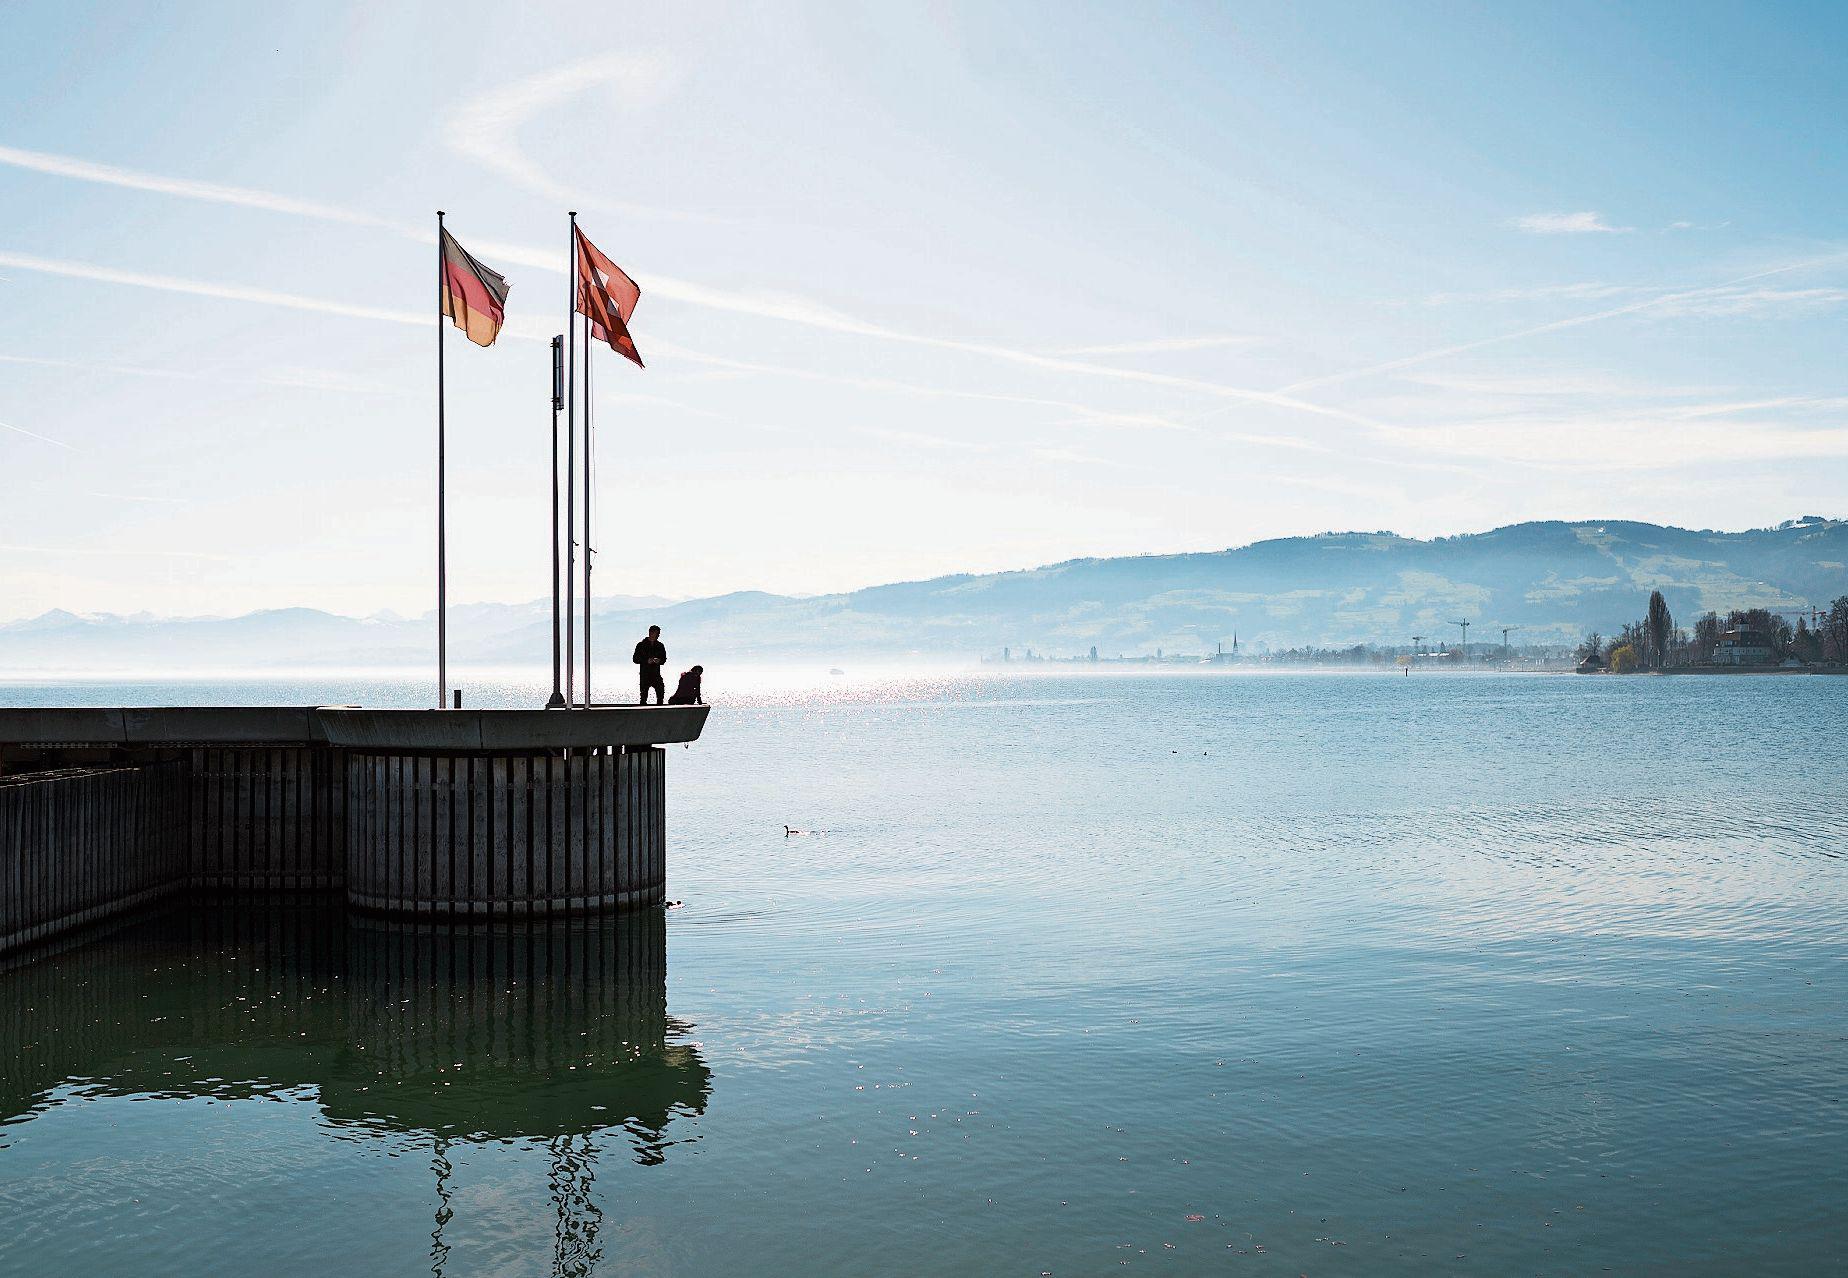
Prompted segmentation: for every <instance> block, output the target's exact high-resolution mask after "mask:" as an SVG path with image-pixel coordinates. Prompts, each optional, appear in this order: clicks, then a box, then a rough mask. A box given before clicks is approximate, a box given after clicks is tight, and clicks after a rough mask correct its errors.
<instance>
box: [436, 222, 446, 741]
mask: <svg viewBox="0 0 1848 1278" xmlns="http://www.w3.org/2000/svg"><path fill="white" fill-rule="evenodd" d="M447 266H448V263H447V260H446V259H445V257H444V255H443V210H441V209H438V210H437V211H436V281H437V296H438V298H439V299H440V298H441V297H442V293H443V288H444V285H445V283H446V282H447V279H448V276H447V275H446V273H445V272H446V269H447ZM443 310H444V308H443V307H442V306H440V305H439V306H438V307H437V312H436V708H437V709H438V710H441V709H443V707H445V706H446V705H448V704H449V529H448V527H447V525H446V523H445V518H446V515H447V510H446V503H447V500H448V494H447V493H446V491H445V489H444V470H445V466H446V462H447V459H446V458H445V456H444V443H445V441H444V434H445V432H444V424H443V344H444V332H445V330H446V329H448V327H449V324H448V316H446V315H444V314H443Z"/></svg>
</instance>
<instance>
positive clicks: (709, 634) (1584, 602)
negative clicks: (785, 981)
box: [0, 517, 1848, 674]
mask: <svg viewBox="0 0 1848 1278" xmlns="http://www.w3.org/2000/svg"><path fill="white" fill-rule="evenodd" d="M1655 589H1659V590H1661V591H1662V593H1663V595H1664V596H1665V597H1666V598H1667V600H1668V603H1669V607H1670V608H1671V609H1672V610H1673V612H1674V614H1675V616H1676V618H1677V619H1678V620H1680V621H1682V622H1683V623H1691V622H1692V620H1693V618H1694V617H1695V616H1696V615H1698V614H1699V613H1701V612H1703V611H1705V610H1707V609H1709V608H1711V609H1714V610H1716V611H1719V612H1725V611H1726V610H1727V609H1730V608H1743V607H1769V608H1790V609H1796V608H1802V607H1807V606H1809V605H1811V604H1825V605H1826V604H1827V603H1828V601H1830V600H1831V599H1834V598H1835V597H1837V596H1838V595H1843V594H1848V521H1842V520H1834V519H1823V518H1819V517H1815V518H1805V519H1798V520H1792V521H1790V522H1788V523H1786V524H1783V525H1780V526H1778V527H1776V528H1766V529H1755V530H1752V531H1748V532H1711V531H1693V530H1690V529H1685V528H1664V527H1659V526H1657V525H1654V524H1643V523H1631V522H1623V521H1608V522H1575V523H1565V522H1557V521H1547V522H1538V523H1524V524H1511V525H1509V526H1508V527H1505V528H1497V529H1494V530H1493V531H1490V532H1484V533H1470V534H1465V535H1461V536H1456V537H1441V538H1437V539H1435V540H1431V541H1419V540H1415V539H1413V538H1409V537H1400V536H1396V535H1394V534H1392V533H1385V532H1374V533H1366V532H1349V533H1324V534H1322V535H1320V536H1315V537H1286V538H1279V539H1277V540H1273V541H1261V542H1255V543H1253V544H1252V545H1249V546H1242V547H1239V548H1237V549H1232V550H1226V551H1220V552H1213V553H1200V554H1184V555H1138V556H1134V557H1131V558H1123V559H1076V560H1071V561H1069V562H1066V563H1061V564H1052V565H1048V566H1046V567H1043V568H1034V569H1029V570H1025V571H1019V572H1001V573H987V574H982V575H979V576H972V575H958V576H952V577H939V578H935V579H933V580H930V581H917V582H903V583H898V584H893V585H884V586H873V587H869V588H867V589H864V590H856V591H851V592H848V593H845V594H835V595H821V596H816V597H812V598H792V597H788V596H782V595H772V594H764V593H761V592H744V593H739V594H730V595H720V596H716V597H714V598H709V599H695V600H689V601H686V602H683V603H674V604H667V603H663V602H661V601H658V600H629V601H622V600H613V601H609V602H608V603H600V606H599V609H598V613H599V618H600V620H599V633H600V635H601V636H603V637H602V638H601V639H600V641H599V642H600V643H601V645H602V646H603V650H604V651H605V652H606V653H611V654H617V653H619V650H620V656H619V657H618V659H619V660H620V658H621V657H624V656H626V655H627V653H626V649H627V645H628V641H629V640H630V639H631V638H632V637H633V636H634V635H638V634H639V633H640V632H641V629H642V628H643V627H644V626H646V625H647V624H649V623H650V622H656V623H659V624H660V625H662V626H663V627H664V628H665V629H666V632H667V637H668V642H669V646H670V650H671V651H672V652H673V654H674V660H675V661H678V660H680V659H681V658H683V657H684V658H686V659H688V660H691V659H693V657H694V656H695V655H698V656H700V657H707V658H713V659H730V660H739V659H751V658H756V659H762V660H780V659H794V658H808V657H814V656H820V655H824V654H830V655H831V654H838V655H841V656H858V657H862V658H866V659H870V658H872V657H886V658H901V657H908V656H924V657H940V658H970V657H974V656H977V655H980V654H983V653H989V652H997V651H999V650H1000V649H1001V648H1002V647H1004V646H1007V647H1012V648H1015V649H1017V650H1018V649H1024V648H1027V647H1031V648H1033V649H1034V650H1035V651H1036V652H1041V653H1046V654H1076V653H1082V652H1084V651H1085V650H1086V649H1088V648H1089V647H1091V646H1092V645H1096V646H1097V647H1098V649H1099V650H1100V651H1101V652H1102V653H1104V654H1105V655H1114V654H1116V653H1119V652H1121V653H1139V652H1152V651H1153V650H1154V649H1155V648H1157V647H1161V648H1165V649H1167V650H1168V651H1170V652H1173V651H1191V652H1208V651H1211V650H1212V648H1213V645H1214V644H1215V643H1217V642H1220V641H1226V642H1228V643H1229V641H1230V640H1231V638H1232V637H1233V635H1234V634H1236V635H1237V636H1238V638H1239V640H1240V642H1241V644H1242V645H1244V646H1246V647H1256V646H1259V645H1265V644H1268V645H1269V646H1271V647H1273V648H1278V647H1294V646H1302V645H1315V646H1324V647H1333V646H1346V645H1350V644H1355V643H1403V642H1405V641H1406V640H1407V639H1408V638H1409V636H1411V635H1412V634H1414V633H1418V634H1423V635H1426V636H1434V637H1440V638H1442V639H1446V640H1448V639H1454V638H1455V636H1456V635H1457V627H1456V626H1455V625H1453V624H1452V623H1453V622H1455V621H1457V620H1458V619H1463V618H1467V619H1468V620H1470V621H1471V622H1472V623H1473V624H1474V625H1475V626H1476V627H1478V628H1477V629H1476V630H1475V631H1474V632H1473V633H1472V635H1471V639H1472V641H1473V640H1475V639H1476V638H1478V637H1480V638H1481V639H1482V640H1484V641H1495V642H1499V640H1500V629H1499V628H1500V627H1502V626H1515V627H1519V630H1518V640H1517V642H1521V643H1567V642H1571V641H1573V640H1576V639H1577V638H1578V637H1580V636H1581V635H1583V634H1584V633H1585V632H1586V631H1587V630H1592V629H1596V630H1601V631H1604V632H1606V633H1609V632H1611V631H1614V630H1615V629H1616V628H1617V627H1619V626H1620V625H1621V624H1622V623H1623V622H1624V621H1627V620H1632V619H1634V618H1636V617H1638V616H1640V615H1641V614H1642V612H1643V608H1644V603H1645V600H1646V599H1647V597H1648V594H1649V592H1650V591H1651V590H1655ZM450 625H451V636H452V637H451V641H450V643H451V648H450V651H451V659H452V660H454V661H461V662H519V663H535V664H536V663H539V662H541V661H544V660H548V659H549V655H550V627H551V608H550V604H549V602H544V603H533V604H523V605H506V606H501V605H481V606H476V607H474V608H472V609H466V610H465V609H460V608H459V609H455V610H453V611H452V614H451V622H450ZM430 631H431V627H430V624H429V619H428V618H422V619H419V620H417V621H414V622H407V621H402V620H399V619H395V618H371V619H357V618H349V617H337V616H333V615H331V614H328V613H321V612H313V611H310V610H306V609H289V610H283V611H275V612H263V613H253V614H251V615H249V616H246V617H238V618H233V619H228V620H224V619H196V620H154V619H148V618H139V619H130V618H83V617H74V616H72V615H71V614H68V613H47V614H45V616H43V617H38V618H33V619H31V620H29V621H25V622H15V623H13V624H11V625H8V626H0V672H7V671H10V672H12V673H15V674H19V673H29V672H30V670H31V669H32V668H33V667H35V666H49V667H52V668H58V669H73V668H83V667H85V666H97V667H101V666H141V667H148V666H165V665H169V664H171V663H173V662H175V661H180V662H181V664H184V665H200V666H206V665H245V666H250V665H259V664H268V663H275V664H300V663H303V662H337V663H341V664H394V663H397V662H400V661H402V662H419V663H421V662H423V661H425V660H427V658H428V654H429V651H430V645H431V643H432V638H431V633H430Z"/></svg>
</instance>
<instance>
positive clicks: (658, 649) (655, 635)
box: [635, 626, 667, 705]
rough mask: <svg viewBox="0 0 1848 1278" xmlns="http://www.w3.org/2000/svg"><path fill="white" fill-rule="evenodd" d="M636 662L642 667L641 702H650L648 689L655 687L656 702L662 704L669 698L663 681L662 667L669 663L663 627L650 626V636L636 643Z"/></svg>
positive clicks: (645, 703) (644, 703)
mask: <svg viewBox="0 0 1848 1278" xmlns="http://www.w3.org/2000/svg"><path fill="white" fill-rule="evenodd" d="M635 664H636V665H637V666H639V667H641V670H640V674H641V677H642V700H641V704H643V705H647V704H648V690H649V689H650V688H653V689H654V694H655V704H656V705H661V704H662V703H663V702H665V701H666V700H667V688H666V686H665V685H664V684H662V682H661V667H662V666H664V665H666V664H667V646H666V645H665V644H663V643H662V642H661V627H659V626H650V627H648V637H647V638H646V639H644V640H642V641H641V642H640V643H638V644H636V645H635Z"/></svg>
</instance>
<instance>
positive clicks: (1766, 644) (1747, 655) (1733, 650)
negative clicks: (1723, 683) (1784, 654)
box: [1713, 626, 1777, 666]
mask: <svg viewBox="0 0 1848 1278" xmlns="http://www.w3.org/2000/svg"><path fill="white" fill-rule="evenodd" d="M1776 655H1777V654H1776V652H1775V651H1774V650H1773V649H1772V647H1771V641H1770V640H1769V639H1768V638H1766V637H1765V636H1764V635H1763V634H1760V633H1759V632H1758V631H1756V630H1752V629H1749V628H1747V627H1744V626H1741V627H1738V628H1737V629H1733V630H1727V631H1723V632H1721V634H1720V638H1719V642H1718V643H1716V644H1715V645H1714V648H1713V664H1714V665H1716V666H1762V665H1765V664H1766V663H1768V662H1770V661H1771V660H1772V659H1773V658H1774V657H1775V656H1776Z"/></svg>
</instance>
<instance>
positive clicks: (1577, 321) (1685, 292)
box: [1279, 252, 1848, 395]
mask: <svg viewBox="0 0 1848 1278" xmlns="http://www.w3.org/2000/svg"><path fill="white" fill-rule="evenodd" d="M1844 261H1848V252H1837V253H1829V254H1825V255H1824V256H1821V257H1813V258H1807V259H1805V260H1804V261H1801V262H1789V263H1786V264H1785V265H1783V266H1774V267H1771V268H1770V269H1769V270H1763V271H1753V272H1752V273H1751V274H1749V275H1741V276H1738V277H1737V278H1734V279H1730V280H1725V281H1722V282H1721V283H1719V284H1713V285H1707V286H1704V287H1701V288H1690V289H1681V290H1679V291H1676V292H1672V293H1661V294H1658V295H1656V296H1654V297H1648V298H1644V299H1642V300H1641V301H1636V302H1630V303H1627V304H1625V305H1623V306H1613V307H1609V308H1608V309H1605V310H1601V311H1592V312H1590V313H1588V314H1584V315H1573V316H1568V317H1567V318H1565V319H1559V320H1553V321H1551V322H1550V323H1546V324H1535V325H1532V326H1531V327H1528V328H1520V329H1515V330H1514V331H1513V332H1509V333H1497V334H1495V335H1494V336H1492V337H1482V338H1478V339H1476V340H1475V341H1472V342H1458V343H1456V344H1455V345H1452V346H1440V347H1437V348H1436V349H1434V350H1428V351H1420V352H1419V353H1417V354H1416V355H1406V356H1403V357H1401V358H1399V359H1390V360H1386V361H1384V362H1383V363H1379V364H1369V365H1366V366H1364V367H1361V368H1350V369H1347V370H1345V371H1343V372H1339V373H1326V374H1323V375H1321V376H1318V377H1306V378H1304V379H1302V380H1301V381H1297V382H1291V383H1290V384H1289V385H1288V386H1285V387H1283V388H1282V389H1281V391H1280V392H1279V393H1280V394H1284V395H1293V394H1295V393H1296V392H1298V391H1303V390H1307V389H1309V388H1310V387H1312V386H1327V385H1330V384H1331V383H1334V382H1341V381H1347V380H1349V379H1352V378H1356V377H1368V376H1372V375H1374V374H1376V373H1389V372H1393V371H1395V370H1397V369H1401V368H1410V367H1412V366H1413V365H1416V364H1425V363H1429V362H1431V361H1432V360H1438V359H1447V358H1449V357H1450V356H1453V355H1461V354H1464V353H1465V352H1467V351H1475V350H1481V349H1482V348H1484V347H1486V346H1496V345H1499V344H1501V343H1503V342H1513V341H1519V340H1521V339H1522V338H1527V337H1538V336H1539V335H1540V334H1542V333H1556V332H1560V331H1563V330H1565V329H1570V328H1578V327H1581V326H1583V325H1586V324H1597V323H1601V322H1602V321H1604V320H1608V319H1616V318H1618V317H1620V316H1624V315H1635V314H1638V313H1641V312H1645V311H1651V310H1655V309H1657V308H1659V307H1670V306H1677V305H1688V304H1695V303H1700V302H1702V301H1707V300H1713V299H1718V298H1721V297H1726V296H1729V295H1732V294H1734V293H1736V292H1737V290H1738V289H1739V288H1740V286H1742V285H1745V284H1751V283H1753V282H1755V281H1757V280H1763V279H1771V278H1773V277H1775V276H1778V275H1788V274H1790V273H1792V272H1794V271H1805V270H1813V269H1815V268H1817V267H1820V266H1834V265H1839V264H1840V263H1842V262H1844Z"/></svg>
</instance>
